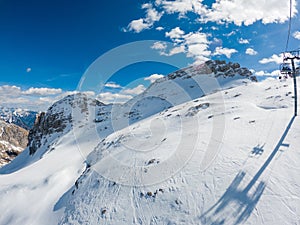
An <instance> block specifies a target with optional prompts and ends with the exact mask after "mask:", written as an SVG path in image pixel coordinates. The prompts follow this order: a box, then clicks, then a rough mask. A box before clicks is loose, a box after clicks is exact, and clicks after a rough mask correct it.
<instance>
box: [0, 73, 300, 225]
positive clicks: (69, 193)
mask: <svg viewBox="0 0 300 225" xmlns="http://www.w3.org/2000/svg"><path fill="white" fill-rule="evenodd" d="M298 81H300V80H299V79H298ZM228 87H230V85H229V86H228ZM153 90H155V89H153ZM166 90H167V91H164V92H163V93H166V95H168V96H169V97H170V99H171V96H172V93H173V92H174V93H176V91H175V90H174V89H172V88H170V87H168V88H167V89H166ZM155 92H156V93H157V92H159V90H156V91H155ZM291 92H293V84H292V80H287V81H284V82H279V81H278V80H275V79H268V80H265V81H262V82H259V83H250V82H248V83H242V82H240V83H239V85H238V86H237V87H234V88H229V89H225V90H222V91H219V92H215V93H213V94H209V95H207V96H205V97H200V96H199V97H200V98H198V97H197V96H193V95H192V94H190V96H193V97H192V98H191V99H190V100H189V101H186V100H185V99H183V100H181V99H180V97H182V95H181V96H177V98H173V100H170V101H169V102H170V105H171V106H172V107H171V108H169V107H170V105H161V107H159V108H160V109H161V111H160V110H159V111H157V112H155V110H154V111H153V112H151V110H153V108H152V107H146V106H148V105H149V103H147V104H141V105H140V106H137V111H138V115H139V116H141V118H140V119H137V120H136V121H134V120H132V121H130V120H129V122H128V120H127V123H129V124H131V125H129V126H127V125H128V124H127V125H126V123H124V124H123V123H122V122H120V123H117V124H115V125H114V126H113V125H111V124H109V123H108V122H105V123H101V122H98V123H95V122H94V121H93V120H92V118H89V117H88V118H87V120H86V122H84V123H82V124H81V125H80V126H79V125H78V126H74V129H76V130H72V129H71V130H70V132H66V133H65V134H64V135H62V136H57V137H51V140H55V141H54V142H53V145H52V151H46V150H45V149H44V150H43V154H42V155H38V154H37V155H34V156H30V157H29V156H28V149H27V150H25V151H24V152H23V153H22V154H21V155H20V156H19V157H17V158H16V160H15V161H14V162H12V163H11V164H10V165H8V166H6V167H4V168H2V169H1V170H0V173H1V175H0V184H1V186H0V199H1V203H0V210H1V216H0V224H16V225H17V224H31V225H34V224H37V225H40V224H272V225H273V224H299V223H300V207H299V205H300V200H299V196H300V166H299V162H300V151H299V149H300V148H299V147H300V144H299V143H300V142H299V139H300V127H299V118H298V117H296V118H293V101H294V99H293V98H292V96H293V94H292V93H291ZM174 93H173V97H174ZM150 95H151V93H150ZM168 96H164V99H165V98H166V97H168ZM220 96H222V98H221V99H220ZM161 97H163V96H161ZM175 97H176V96H175ZM194 97H195V98H194ZM144 98H145V97H143V99H144ZM174 99H176V100H178V102H175V103H174V101H175V100H174ZM152 100H153V99H152ZM147 101H150V102H151V99H150V100H149V98H147ZM155 102H156V103H157V104H158V105H159V104H160V103H159V102H160V100H159V99H156V100H155ZM139 107H142V108H139ZM143 107H144V108H143ZM139 110H140V111H139ZM156 110H157V108H156ZM147 112H148V113H147ZM153 113H156V114H154V115H153ZM101 116H103V115H101ZM122 116H123V115H122ZM148 116H150V117H148ZM120 120H121V118H120ZM214 121H220V122H224V133H222V135H221V138H220V135H217V137H216V135H215V132H213V131H214V127H215V126H218V124H216V123H214ZM110 123H116V122H110ZM105 126H106V127H107V129H104V127H105ZM113 128H114V129H113ZM115 128H117V129H115ZM95 130H96V131H97V134H98V139H95V138H93V139H92V138H91V137H92V136H91V135H92V133H94V132H95ZM114 131H115V132H114ZM101 135H102V136H101ZM107 135H108V136H107ZM76 137H77V138H76ZM78 137H80V138H79V139H80V140H78ZM102 137H105V139H104V140H103V138H102ZM216 138H217V139H218V140H214V139H216ZM212 141H215V142H216V143H219V144H218V150H217V152H212V154H213V155H214V154H215V153H217V154H216V156H215V157H212V158H210V156H211V154H210V151H211V149H209V147H208V146H209V144H210V143H211V142H212ZM204 159H208V160H209V162H208V163H207V164H205V163H206V162H205V160H204ZM203 160H204V161H203Z"/></svg>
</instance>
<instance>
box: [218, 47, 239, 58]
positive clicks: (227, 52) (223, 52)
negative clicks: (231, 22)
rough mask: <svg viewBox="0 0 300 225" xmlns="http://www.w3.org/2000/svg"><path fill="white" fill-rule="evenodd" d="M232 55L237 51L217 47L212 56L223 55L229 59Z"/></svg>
mask: <svg viewBox="0 0 300 225" xmlns="http://www.w3.org/2000/svg"><path fill="white" fill-rule="evenodd" d="M234 53H237V50H235V49H232V48H231V49H229V48H223V47H217V48H216V49H215V52H214V53H213V55H225V56H226V57H227V58H229V59H230V58H231V55H232V54H234Z"/></svg>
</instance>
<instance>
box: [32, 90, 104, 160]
mask: <svg viewBox="0 0 300 225" xmlns="http://www.w3.org/2000/svg"><path fill="white" fill-rule="evenodd" d="M89 105H93V106H96V105H102V103H101V102H99V101H97V100H95V99H90V98H88V97H87V95H85V94H81V93H78V94H74V95H69V96H67V97H65V98H63V99H61V100H60V101H58V102H56V103H54V104H53V105H52V106H51V107H50V108H49V109H48V110H47V112H42V113H40V114H38V116H37V118H36V121H35V123H34V126H33V128H32V129H31V130H30V132H29V136H28V146H29V154H30V155H33V154H34V153H35V152H36V151H37V149H38V148H40V147H41V146H45V147H46V148H48V149H49V148H50V147H51V143H52V141H53V140H55V136H61V135H62V134H63V133H67V132H68V131H70V130H71V129H72V127H73V126H74V124H75V125H76V124H77V125H78V124H80V123H82V122H83V121H81V120H80V119H81V118H79V119H78V118H77V120H76V119H74V114H76V111H79V112H80V115H81V116H83V117H85V118H87V117H88V116H89V110H88V107H89Z"/></svg>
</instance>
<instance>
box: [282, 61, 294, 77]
mask: <svg viewBox="0 0 300 225" xmlns="http://www.w3.org/2000/svg"><path fill="white" fill-rule="evenodd" d="M279 70H280V73H281V74H285V75H287V74H288V75H290V74H292V68H291V64H290V63H282V64H280V68H279Z"/></svg>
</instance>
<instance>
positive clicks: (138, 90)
mask: <svg viewBox="0 0 300 225" xmlns="http://www.w3.org/2000/svg"><path fill="white" fill-rule="evenodd" d="M145 90H146V88H145V86H144V85H142V84H140V85H138V86H136V87H135V88H127V89H124V90H122V93H124V94H129V95H138V94H141V93H142V92H143V91H145Z"/></svg>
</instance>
